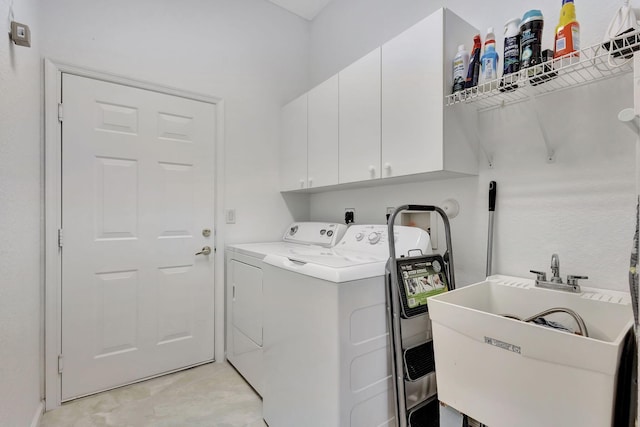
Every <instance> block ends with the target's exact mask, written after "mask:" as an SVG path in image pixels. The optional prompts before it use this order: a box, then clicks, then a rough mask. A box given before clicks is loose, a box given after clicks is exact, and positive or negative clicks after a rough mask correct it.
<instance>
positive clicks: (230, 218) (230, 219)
mask: <svg viewBox="0 0 640 427" xmlns="http://www.w3.org/2000/svg"><path fill="white" fill-rule="evenodd" d="M225 216H226V218H227V224H235V223H236V210H235V209H227V211H226V212H225Z"/></svg>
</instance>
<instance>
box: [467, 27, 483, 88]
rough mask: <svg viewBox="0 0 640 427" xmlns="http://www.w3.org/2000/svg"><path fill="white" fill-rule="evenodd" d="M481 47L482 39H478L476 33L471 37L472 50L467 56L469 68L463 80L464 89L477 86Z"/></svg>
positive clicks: (478, 36) (478, 35)
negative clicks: (469, 55) (468, 56)
mask: <svg viewBox="0 0 640 427" xmlns="http://www.w3.org/2000/svg"><path fill="white" fill-rule="evenodd" d="M481 49H482V41H481V40H480V34H476V35H475V36H474V37H473V50H472V51H471V57H470V58H469V69H468V70H467V78H466V80H465V82H464V87H465V89H469V88H472V87H476V86H478V79H479V77H480V50H481Z"/></svg>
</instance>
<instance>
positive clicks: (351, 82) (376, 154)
mask: <svg viewBox="0 0 640 427" xmlns="http://www.w3.org/2000/svg"><path fill="white" fill-rule="evenodd" d="M339 78H340V96H339V98H340V107H339V113H340V125H339V128H340V132H339V134H340V150H339V159H338V162H339V177H340V183H348V182H356V181H365V180H369V179H374V178H380V49H379V48H378V49H376V50H374V51H373V52H371V53H369V54H368V55H366V56H365V57H363V58H361V59H359V60H358V61H356V62H354V63H353V64H351V65H349V66H348V67H347V68H345V69H344V70H342V71H340V73H339Z"/></svg>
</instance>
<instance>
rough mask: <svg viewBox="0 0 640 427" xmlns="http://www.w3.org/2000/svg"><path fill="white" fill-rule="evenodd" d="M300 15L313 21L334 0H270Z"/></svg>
mask: <svg viewBox="0 0 640 427" xmlns="http://www.w3.org/2000/svg"><path fill="white" fill-rule="evenodd" d="M269 1H270V2H271V3H274V4H277V5H278V6H280V7H282V8H284V9H287V10H288V11H290V12H293V13H295V14H296V15H298V16H301V17H303V18H304V19H307V20H309V21H312V20H313V18H315V17H316V15H317V14H318V13H320V11H321V10H322V9H324V8H325V6H326V5H328V4H329V3H331V1H332V0H269Z"/></svg>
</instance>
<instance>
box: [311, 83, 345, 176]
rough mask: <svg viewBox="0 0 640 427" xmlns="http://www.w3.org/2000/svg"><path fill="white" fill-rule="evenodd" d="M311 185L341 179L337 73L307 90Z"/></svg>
mask: <svg viewBox="0 0 640 427" xmlns="http://www.w3.org/2000/svg"><path fill="white" fill-rule="evenodd" d="M308 111H309V114H308V138H309V139H308V143H307V148H308V154H307V158H308V159H307V164H308V173H307V186H308V188H313V187H323V186H327V185H335V184H337V183H338V76H337V75H335V76H333V77H331V78H330V79H329V80H327V81H325V82H324V83H322V84H320V85H319V86H316V87H315V88H313V89H311V90H310V91H309V94H308Z"/></svg>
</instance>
